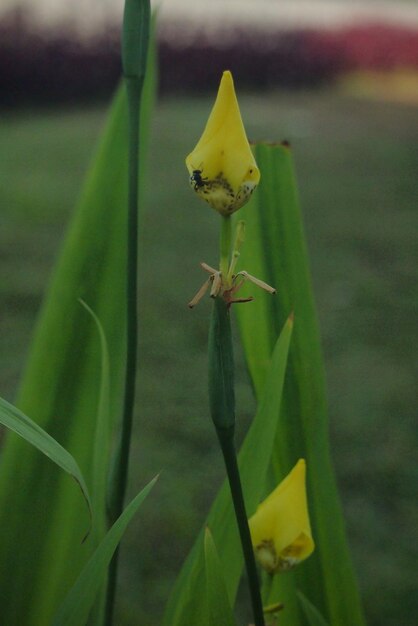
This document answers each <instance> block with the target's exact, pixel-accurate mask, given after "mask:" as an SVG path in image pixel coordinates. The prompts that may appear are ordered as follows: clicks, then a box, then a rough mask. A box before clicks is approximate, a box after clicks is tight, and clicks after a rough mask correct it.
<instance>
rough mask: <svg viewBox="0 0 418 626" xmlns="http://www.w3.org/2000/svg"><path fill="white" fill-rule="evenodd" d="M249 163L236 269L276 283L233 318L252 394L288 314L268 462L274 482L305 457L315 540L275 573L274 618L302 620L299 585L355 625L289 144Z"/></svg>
mask: <svg viewBox="0 0 418 626" xmlns="http://www.w3.org/2000/svg"><path fill="white" fill-rule="evenodd" d="M256 160H257V163H258V165H259V167H260V170H261V173H262V176H261V183H260V187H259V189H258V191H257V193H256V194H255V196H254V198H253V199H252V201H251V202H250V203H249V204H248V205H247V206H246V207H244V208H243V209H242V211H241V212H240V219H241V218H244V219H245V221H246V234H247V237H246V243H245V246H244V247H243V249H242V253H241V257H240V268H239V269H241V268H243V269H246V270H247V271H248V272H250V273H256V272H257V276H259V277H260V278H263V279H264V280H266V281H267V282H268V283H269V284H271V285H273V286H274V287H276V288H277V294H276V296H275V297H274V298H271V297H270V296H269V295H268V294H263V293H260V294H258V293H257V298H256V300H255V301H254V302H253V303H252V306H251V307H242V308H240V309H239V310H238V309H237V316H238V320H239V326H240V331H241V336H242V340H243V344H244V350H245V355H246V359H247V363H248V367H249V371H250V374H251V377H252V380H253V383H254V387H255V390H256V394H257V397H258V398H260V397H261V396H262V390H263V387H264V385H265V380H266V370H267V364H268V362H269V359H270V350H271V348H272V346H273V342H274V336H275V333H276V332H277V329H278V328H280V326H281V324H282V323H283V320H284V319H285V318H286V316H287V315H288V314H289V311H294V314H295V330H294V340H293V341H292V346H291V349H290V353H289V371H288V374H287V375H286V382H285V387H284V393H283V403H282V409H281V420H280V425H279V428H278V431H277V436H276V443H275V447H274V454H273V457H272V467H273V470H274V473H275V482H276V483H277V482H278V481H279V480H280V479H282V478H283V477H284V476H285V475H286V474H287V473H288V471H289V470H290V469H291V467H293V465H294V463H295V462H296V461H297V459H298V458H305V459H306V461H307V483H308V498H309V500H310V512H311V522H312V530H313V535H314V539H315V542H316V550H315V552H314V554H313V555H312V556H311V557H310V558H309V559H308V560H307V561H306V562H305V563H304V564H302V565H301V566H299V567H298V568H297V569H296V570H295V572H293V573H290V575H289V576H283V577H276V580H275V583H274V585H273V590H272V593H273V596H272V599H274V598H276V599H277V597H279V598H280V600H282V601H283V602H284V604H285V605H286V610H285V611H283V614H282V615H281V618H280V619H281V624H282V626H298V625H300V624H302V623H303V617H302V614H301V612H300V610H299V608H298V602H297V597H296V589H297V588H299V589H301V590H302V591H303V592H305V593H306V594H307V595H309V597H310V598H311V599H312V601H313V602H314V603H315V606H317V607H318V608H319V609H320V611H321V613H323V614H324V615H325V616H326V618H327V619H328V620H329V622H330V623H331V624H333V626H351V625H352V624H356V625H358V626H362V624H364V618H363V613H362V608H361V603H360V600H359V596H358V590H357V585H356V581H355V577H354V574H353V569H352V565H351V560H350V556H349V552H348V548H347V542H346V538H345V530H344V522H343V518H342V513H341V507H340V503H339V498H338V493H337V488H336V484H335V478H334V472H333V468H332V464H331V460H330V453H329V440H328V419H327V407H326V393H325V382H324V379H325V376H324V366H323V361H322V354H321V347H320V339H319V331H318V324H317V319H316V313H315V306H314V301H313V295H312V288H311V284H310V277H309V268H308V257H307V252H306V246H305V241H304V236H303V228H302V221H301V215H300V211H299V205H298V198H297V192H296V184H295V177H294V172H293V164H292V155H291V150H290V148H289V146H288V145H258V146H257V147H256ZM244 295H245V294H244ZM255 328H256V329H257V331H256V332H255V331H254V329H255ZM289 609H291V610H289Z"/></svg>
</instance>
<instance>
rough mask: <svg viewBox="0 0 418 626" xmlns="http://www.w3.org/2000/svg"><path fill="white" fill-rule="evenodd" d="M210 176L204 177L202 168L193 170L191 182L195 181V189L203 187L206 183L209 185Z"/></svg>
mask: <svg viewBox="0 0 418 626" xmlns="http://www.w3.org/2000/svg"><path fill="white" fill-rule="evenodd" d="M207 180H208V178H207V177H206V178H202V170H193V173H192V175H191V176H190V182H191V183H192V184H193V183H194V190H195V191H197V190H198V189H202V187H204V186H205V185H207V184H208V183H207Z"/></svg>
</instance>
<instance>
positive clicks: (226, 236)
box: [219, 215, 232, 281]
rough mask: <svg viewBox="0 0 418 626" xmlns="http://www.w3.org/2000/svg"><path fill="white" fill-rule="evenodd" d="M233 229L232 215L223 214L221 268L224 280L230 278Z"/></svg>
mask: <svg viewBox="0 0 418 626" xmlns="http://www.w3.org/2000/svg"><path fill="white" fill-rule="evenodd" d="M231 229H232V226H231V216H230V215H222V224H221V239H220V262H219V269H220V270H221V272H222V280H223V281H226V280H227V279H228V270H229V257H230V254H231V232H232V231H231Z"/></svg>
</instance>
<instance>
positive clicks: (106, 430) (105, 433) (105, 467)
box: [80, 300, 111, 542]
mask: <svg viewBox="0 0 418 626" xmlns="http://www.w3.org/2000/svg"><path fill="white" fill-rule="evenodd" d="M80 303H81V304H82V306H84V308H85V309H86V311H88V313H89V314H90V315H91V318H92V320H93V322H94V324H95V326H96V328H97V332H98V336H99V340H100V357H101V359H100V360H101V367H100V371H101V375H100V390H99V402H98V407H97V418H96V430H95V435H94V443H93V464H92V481H91V482H92V506H93V511H94V525H93V538H94V539H96V541H97V542H99V541H100V540H101V539H102V538H103V536H104V535H105V532H106V494H107V475H108V471H109V458H110V435H111V423H110V415H109V405H110V395H109V389H110V366H109V350H108V347H107V340H106V335H105V332H104V329H103V326H102V324H101V322H100V320H99V318H98V317H97V315H96V314H95V312H94V311H93V310H92V309H91V308H90V307H89V306H88V304H87V303H86V302H84V300H80Z"/></svg>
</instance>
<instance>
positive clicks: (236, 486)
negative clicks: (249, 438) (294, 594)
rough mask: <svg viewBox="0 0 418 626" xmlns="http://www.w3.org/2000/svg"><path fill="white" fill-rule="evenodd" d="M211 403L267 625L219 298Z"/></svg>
mask: <svg viewBox="0 0 418 626" xmlns="http://www.w3.org/2000/svg"><path fill="white" fill-rule="evenodd" d="M209 402H210V410H211V415H212V420H213V422H214V424H215V428H216V433H217V435H218V439H219V443H220V445H221V449H222V454H223V457H224V461H225V466H226V471H227V475H228V480H229V485H230V488H231V495H232V501H233V504H234V509H235V515H236V519H237V524H238V529H239V534H240V539H241V545H242V550H243V554H244V559H245V566H246V569H247V577H248V584H249V588H250V595H251V603H252V607H253V614H254V624H255V626H265V624H264V615H263V605H262V602H261V595H260V584H259V580H258V575H257V568H256V564H255V558H254V551H253V547H252V542H251V535H250V529H249V527H248V519H247V513H246V510H245V503H244V497H243V493H242V486H241V479H240V475H239V469H238V464H237V456H236V452H235V445H234V432H235V395H234V357H233V350H232V336H231V320H230V316H229V311H228V306H227V304H226V302H225V301H224V300H223V299H222V298H220V297H218V298H216V299H215V302H214V307H213V313H212V320H211V325H210V331H209Z"/></svg>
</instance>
